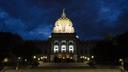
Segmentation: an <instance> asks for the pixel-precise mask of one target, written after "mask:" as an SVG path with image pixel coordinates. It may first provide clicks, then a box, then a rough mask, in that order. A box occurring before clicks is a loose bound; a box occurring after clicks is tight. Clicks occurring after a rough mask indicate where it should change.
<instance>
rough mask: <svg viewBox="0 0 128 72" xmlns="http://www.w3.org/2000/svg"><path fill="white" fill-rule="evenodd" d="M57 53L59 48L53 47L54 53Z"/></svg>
mask: <svg viewBox="0 0 128 72" xmlns="http://www.w3.org/2000/svg"><path fill="white" fill-rule="evenodd" d="M57 52H59V47H58V45H55V46H54V53H57Z"/></svg>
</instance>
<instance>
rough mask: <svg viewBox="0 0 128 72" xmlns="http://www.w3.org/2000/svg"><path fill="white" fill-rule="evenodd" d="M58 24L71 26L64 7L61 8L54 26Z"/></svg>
mask: <svg viewBox="0 0 128 72" xmlns="http://www.w3.org/2000/svg"><path fill="white" fill-rule="evenodd" d="M58 25H69V26H72V21H71V20H70V19H68V18H67V17H66V14H65V10H64V9H63V13H62V15H61V17H60V18H59V19H58V20H57V21H56V22H55V26H58Z"/></svg>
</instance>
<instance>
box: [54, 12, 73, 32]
mask: <svg viewBox="0 0 128 72" xmlns="http://www.w3.org/2000/svg"><path fill="white" fill-rule="evenodd" d="M72 26H73V24H72V21H71V20H70V19H68V18H67V17H66V14H65V10H63V13H62V15H61V18H59V19H58V20H57V21H56V22H55V27H54V29H53V32H54V33H74V28H73V27H72Z"/></svg>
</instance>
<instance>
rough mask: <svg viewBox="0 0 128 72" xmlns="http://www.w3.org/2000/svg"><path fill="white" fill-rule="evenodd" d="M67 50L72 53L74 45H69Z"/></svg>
mask: <svg viewBox="0 0 128 72" xmlns="http://www.w3.org/2000/svg"><path fill="white" fill-rule="evenodd" d="M69 52H70V53H73V52H74V46H73V45H69Z"/></svg>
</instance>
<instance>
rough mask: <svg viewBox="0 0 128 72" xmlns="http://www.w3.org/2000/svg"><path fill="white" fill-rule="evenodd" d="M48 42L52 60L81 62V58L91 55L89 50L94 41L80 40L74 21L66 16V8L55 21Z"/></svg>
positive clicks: (48, 50) (50, 59)
mask: <svg viewBox="0 0 128 72" xmlns="http://www.w3.org/2000/svg"><path fill="white" fill-rule="evenodd" d="M48 43H49V45H50V47H49V48H48V49H47V52H48V54H46V55H47V56H48V58H49V61H50V62H79V61H81V59H87V56H91V55H90V51H89V50H90V49H91V48H92V42H90V43H89V42H88V43H86V42H84V41H83V42H82V41H80V40H79V36H78V35H77V33H76V31H75V28H74V27H73V23H72V21H71V20H70V19H69V18H68V17H67V16H66V13H65V10H63V12H62V15H61V17H60V18H59V19H58V20H57V21H56V22H55V25H54V27H53V31H52V33H51V36H49V39H48ZM93 45H94V44H93ZM89 48H90V49H89ZM88 60H89V58H88Z"/></svg>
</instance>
